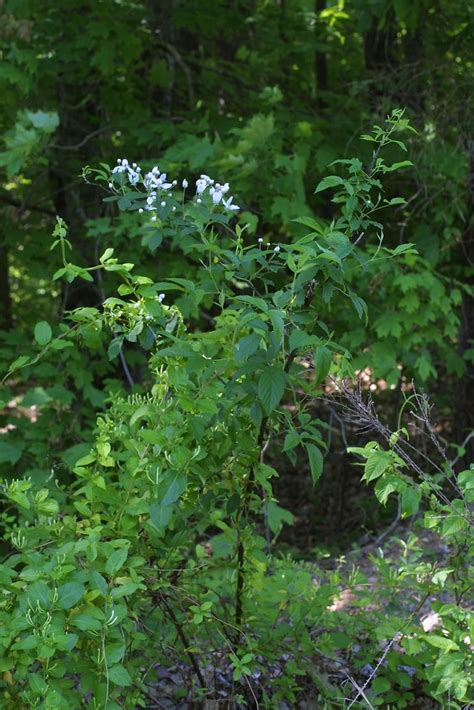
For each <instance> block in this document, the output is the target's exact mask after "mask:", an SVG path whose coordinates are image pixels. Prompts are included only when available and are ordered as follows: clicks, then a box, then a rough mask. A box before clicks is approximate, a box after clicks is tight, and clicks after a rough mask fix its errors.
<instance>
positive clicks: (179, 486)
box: [160, 473, 188, 507]
mask: <svg viewBox="0 0 474 710" xmlns="http://www.w3.org/2000/svg"><path fill="white" fill-rule="evenodd" d="M187 484H188V479H187V476H186V474H185V473H175V474H174V475H173V478H172V479H171V481H170V483H169V485H168V486H167V488H166V493H165V494H164V496H163V499H162V500H161V501H160V505H162V506H165V507H167V506H169V505H171V504H172V503H175V501H177V500H178V498H179V497H180V496H181V495H182V494H183V493H184V491H185V490H186V487H187Z"/></svg>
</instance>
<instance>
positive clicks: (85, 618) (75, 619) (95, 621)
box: [70, 606, 105, 631]
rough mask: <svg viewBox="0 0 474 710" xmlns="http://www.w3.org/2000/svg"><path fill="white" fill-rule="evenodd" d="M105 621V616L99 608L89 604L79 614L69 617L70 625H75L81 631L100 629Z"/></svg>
mask: <svg viewBox="0 0 474 710" xmlns="http://www.w3.org/2000/svg"><path fill="white" fill-rule="evenodd" d="M104 621H105V616H104V613H103V611H101V609H98V608H97V607H95V606H91V607H90V608H89V609H87V610H86V611H82V612H81V613H80V614H75V615H73V616H72V617H71V622H70V623H71V625H72V626H76V627H77V628H78V629H80V630H81V631H100V629H101V628H102V625H103V623H104Z"/></svg>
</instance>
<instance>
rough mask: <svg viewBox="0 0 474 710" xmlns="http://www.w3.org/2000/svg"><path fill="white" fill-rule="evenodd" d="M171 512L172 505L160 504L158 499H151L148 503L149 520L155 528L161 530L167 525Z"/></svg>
mask: <svg viewBox="0 0 474 710" xmlns="http://www.w3.org/2000/svg"><path fill="white" fill-rule="evenodd" d="M172 514H173V506H172V505H162V504H161V503H159V502H158V501H153V503H152V504H151V505H150V522H151V524H152V525H153V527H155V528H157V530H162V529H163V528H165V527H166V526H167V525H168V523H169V521H170V520H171V516H172Z"/></svg>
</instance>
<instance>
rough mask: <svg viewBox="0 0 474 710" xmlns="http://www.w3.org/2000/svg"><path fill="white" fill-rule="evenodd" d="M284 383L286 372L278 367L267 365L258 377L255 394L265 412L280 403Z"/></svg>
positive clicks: (268, 412)
mask: <svg viewBox="0 0 474 710" xmlns="http://www.w3.org/2000/svg"><path fill="white" fill-rule="evenodd" d="M285 385H286V374H285V373H284V372H283V370H281V369H280V368H278V367H273V366H272V367H267V368H266V369H265V370H263V372H262V374H261V375H260V377H259V380H258V385H257V394H258V398H259V400H260V402H261V403H262V405H263V408H264V410H265V412H266V413H267V414H271V412H273V410H274V409H275V407H277V406H278V404H279V403H280V400H281V398H282V397H283V393H284V391H285Z"/></svg>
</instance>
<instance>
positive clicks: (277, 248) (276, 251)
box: [273, 246, 280, 254]
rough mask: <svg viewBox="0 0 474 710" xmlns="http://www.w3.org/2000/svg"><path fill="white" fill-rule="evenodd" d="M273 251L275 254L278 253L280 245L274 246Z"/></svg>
mask: <svg viewBox="0 0 474 710" xmlns="http://www.w3.org/2000/svg"><path fill="white" fill-rule="evenodd" d="M273 251H274V252H275V253H276V254H278V252H279V251H280V247H278V246H277V247H275V248H274V250H273Z"/></svg>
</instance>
